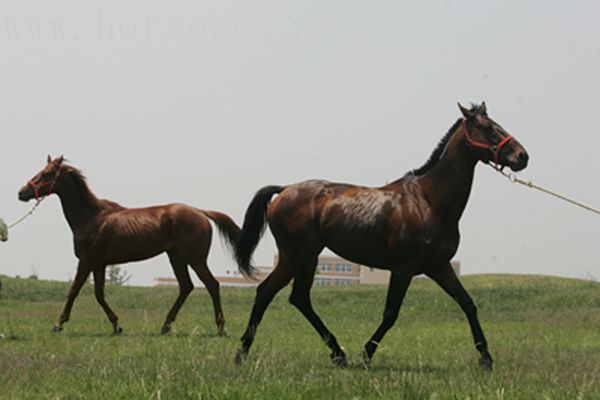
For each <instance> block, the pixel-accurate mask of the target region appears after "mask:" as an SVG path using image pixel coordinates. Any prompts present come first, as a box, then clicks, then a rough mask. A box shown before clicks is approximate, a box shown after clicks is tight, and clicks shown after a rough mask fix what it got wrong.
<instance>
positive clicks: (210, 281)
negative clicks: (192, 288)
mask: <svg viewBox="0 0 600 400" xmlns="http://www.w3.org/2000/svg"><path fill="white" fill-rule="evenodd" d="M191 266H192V269H193V270H194V271H195V272H196V275H198V278H200V280H201V281H202V283H204V286H205V287H206V290H207V291H208V293H209V294H210V298H211V299H212V303H213V309H214V313H215V323H216V324H217V333H218V335H219V336H226V333H225V316H224V315H223V309H222V307H221V295H220V292H219V281H217V280H216V279H215V277H214V276H213V274H212V273H211V272H210V270H209V269H208V264H207V263H206V261H204V262H201V263H194V264H192V265H191Z"/></svg>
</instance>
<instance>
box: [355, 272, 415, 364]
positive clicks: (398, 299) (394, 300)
mask: <svg viewBox="0 0 600 400" xmlns="http://www.w3.org/2000/svg"><path fill="white" fill-rule="evenodd" d="M411 281H412V274H408V273H399V272H394V271H392V275H391V276H390V283H389V286H388V292H387V298H386V301H385V309H384V312H383V321H381V324H380V325H379V327H378V328H377V330H376V331H375V333H374V334H373V336H371V339H369V341H368V342H367V343H366V344H365V347H364V350H363V355H362V363H363V367H368V366H369V364H370V363H371V359H372V358H373V354H375V351H376V350H377V347H378V346H379V343H380V342H381V340H382V339H383V337H384V336H385V334H386V333H387V331H388V330H390V328H391V327H392V326H393V325H394V323H395V322H396V320H397V319H398V314H399V313H400V306H401V305H402V301H403V300H404V296H405V295H406V291H407V289H408V286H409V285H410V282H411Z"/></svg>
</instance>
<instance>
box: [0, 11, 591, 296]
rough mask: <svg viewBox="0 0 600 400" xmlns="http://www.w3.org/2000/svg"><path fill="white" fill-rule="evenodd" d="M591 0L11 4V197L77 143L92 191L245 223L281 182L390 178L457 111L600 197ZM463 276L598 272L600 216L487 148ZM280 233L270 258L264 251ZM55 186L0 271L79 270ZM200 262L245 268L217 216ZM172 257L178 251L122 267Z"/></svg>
mask: <svg viewBox="0 0 600 400" xmlns="http://www.w3.org/2000/svg"><path fill="white" fill-rule="evenodd" d="M599 18H600V3H598V2H594V1H572V2H558V1H528V2H522V1H514V0H509V1H502V2H487V1H460V2H459V1H448V0H444V1H436V0H434V1H428V2H421V1H403V2H398V1H379V2H358V1H350V2H349V1H341V0H332V1H327V2H317V1H289V0H277V1H276V0H272V1H254V2H242V1H202V2H198V1H182V0H176V1H170V2H164V1H141V0H133V1H128V2H125V3H124V2H120V1H114V0H108V1H102V2H100V1H91V0H90V1H66V0H63V1H61V0H58V1H53V2H44V1H40V0H32V1H19V2H17V1H4V2H2V3H1V4H0V54H1V56H0V129H1V133H0V135H1V136H0V137H1V138H2V152H1V154H2V155H1V161H2V168H0V185H1V188H2V190H1V191H0V216H1V217H2V218H4V219H5V220H6V221H7V222H9V223H10V222H13V221H15V220H16V219H18V218H19V217H21V216H22V215H23V214H24V213H25V212H27V211H28V210H29V209H30V208H31V206H32V205H33V204H32V203H28V204H25V203H21V202H19V201H18V200H17V191H18V190H19V188H20V187H21V186H22V185H23V184H24V183H25V182H26V181H27V179H29V178H31V177H32V176H33V175H34V174H35V173H36V172H37V171H38V170H40V169H41V168H42V167H43V166H44V165H45V160H46V156H47V154H51V155H52V156H53V157H54V156H59V155H64V156H65V157H66V158H67V159H68V160H69V161H70V163H71V164H72V165H74V166H76V167H78V168H80V169H81V170H82V171H83V172H84V174H85V175H86V176H87V177H88V183H89V186H90V188H91V189H92V190H93V191H94V192H95V193H96V194H97V195H98V196H99V197H101V198H108V199H111V200H114V201H117V202H119V203H121V204H123V205H125V206H128V207H141V206H148V205H157V204H165V203H171V202H183V203H187V204H190V205H193V206H196V207H199V208H204V209H214V210H220V211H222V212H225V213H227V214H229V215H230V216H231V217H232V218H234V220H236V221H237V222H238V224H241V222H242V218H243V215H244V212H245V209H246V207H247V205H248V203H249V201H250V200H251V198H252V196H253V195H254V193H255V192H256V191H257V190H258V189H259V188H261V187H263V186H265V185H268V184H289V183H294V182H298V181H302V180H306V179H313V178H319V179H327V180H332V181H339V182H348V183H354V184H360V185H367V186H380V185H383V184H385V183H387V182H390V181H392V180H395V179H397V178H399V177H401V176H402V175H404V173H405V172H406V171H408V170H410V169H413V168H416V167H419V166H420V165H422V164H423V163H424V162H425V161H426V160H427V158H428V157H429V155H430V154H431V152H432V150H433V149H434V147H435V146H436V145H437V143H438V141H439V140H440V139H441V137H442V136H443V135H444V134H445V133H446V132H447V130H448V128H449V127H450V126H451V125H452V124H453V123H454V122H455V121H456V119H457V118H459V117H460V113H459V110H458V107H457V105H456V103H457V102H461V103H463V104H465V105H468V104H469V103H471V102H474V103H479V102H481V101H483V100H485V101H486V104H487V107H488V113H489V115H490V116H491V117H492V118H493V119H494V120H495V121H496V122H498V123H499V124H501V125H502V126H503V127H504V128H505V129H506V130H507V131H509V132H510V133H511V134H512V135H514V136H515V137H516V138H518V139H519V141H520V142H521V143H522V144H523V145H524V146H525V147H526V148H527V150H528V152H529V155H530V163H529V166H528V168H527V169H525V170H524V171H522V172H521V173H520V174H519V176H520V177H521V178H523V179H531V180H533V181H534V182H535V183H536V184H539V185H542V186H545V187H548V188H550V189H552V190H555V191H558V192H560V193H562V194H566V195H568V196H570V197H573V198H575V199H577V200H579V201H582V202H584V203H588V204H590V205H591V206H594V207H598V206H600V185H599V184H598V182H599V179H598V171H599V170H600V161H599V160H598V149H600V129H599V128H598V123H597V118H598V115H600V73H599V71H600V25H599V24H598V19H599ZM460 226H461V234H462V239H461V245H460V248H459V251H458V253H457V255H456V258H457V259H458V260H460V261H461V263H462V271H463V273H465V274H477V273H519V274H546V275H556V276H565V277H574V278H586V279H600V255H599V253H598V248H597V247H596V246H598V238H599V237H600V219H598V216H597V215H595V214H592V213H589V212H587V211H584V210H581V209H578V208H575V207H573V206H571V205H568V204H567V203H563V202H561V201H559V200H556V199H554V198H551V197H549V196H546V195H544V194H541V193H539V192H536V191H534V190H531V189H528V188H526V187H522V186H520V185H515V184H511V183H510V182H508V181H507V180H506V179H505V178H503V177H502V176H500V175H498V174H497V173H496V172H495V171H493V170H492V169H491V168H488V167H486V166H484V165H482V164H480V165H479V166H478V167H477V171H476V179H475V184H474V186H473V191H472V195H471V197H470V200H469V203H468V205H467V209H466V211H465V213H464V216H463V218H462V220H461V225H460ZM275 252H276V248H275V245H274V242H273V239H272V237H270V236H269V235H267V236H266V237H265V239H263V241H262V242H261V243H260V245H259V248H258V250H257V252H256V253H255V260H256V262H257V264H263V265H265V264H266V265H269V264H271V263H272V262H273V256H274V254H275ZM76 265H77V260H76V258H75V255H74V254H73V245H72V235H71V232H70V230H69V228H68V225H67V223H66V221H65V219H64V216H63V214H62V211H61V209H60V203H59V201H58V198H57V197H56V196H51V197H49V198H48V199H46V200H45V201H44V202H43V203H42V204H41V205H40V207H39V208H38V209H37V210H36V212H35V213H34V214H33V215H32V216H31V217H29V218H28V219H27V220H26V221H24V222H23V223H21V224H20V225H19V226H17V227H15V228H14V229H13V230H11V231H10V238H9V241H8V242H6V243H0V274H4V275H8V276H16V275H19V276H22V277H26V276H29V275H31V274H36V275H38V276H39V277H40V278H43V279H53V280H70V279H72V278H73V276H74V275H75V269H76ZM209 265H210V268H211V270H212V271H213V273H214V274H215V275H222V274H224V273H225V272H226V271H227V270H233V269H235V266H234V263H233V261H232V259H231V257H230V256H229V255H228V254H227V252H226V251H225V250H224V248H223V246H222V244H221V242H220V240H219V238H218V235H215V236H214V238H213V244H212V248H211V255H210V259H209ZM122 267H123V268H125V269H126V271H127V272H128V273H129V274H131V275H132V278H131V280H130V282H129V284H133V285H151V284H152V281H153V278H154V277H156V276H172V271H171V267H170V265H169V264H168V260H167V257H166V256H165V255H161V256H159V257H156V258H154V259H152V260H149V261H145V262H139V263H132V264H126V265H123V266H122Z"/></svg>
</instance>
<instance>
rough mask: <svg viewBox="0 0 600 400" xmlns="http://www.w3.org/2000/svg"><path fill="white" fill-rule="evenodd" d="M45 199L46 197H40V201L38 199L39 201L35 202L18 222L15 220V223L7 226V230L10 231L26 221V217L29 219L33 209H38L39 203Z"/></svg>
mask: <svg viewBox="0 0 600 400" xmlns="http://www.w3.org/2000/svg"><path fill="white" fill-rule="evenodd" d="M45 198H46V197H42V198H40V199H39V200H38V201H37V202H36V203H35V204H34V205H33V207H32V208H31V210H29V211H28V212H27V214H25V215H23V216H22V217H21V218H19V219H18V220H16V221H15V222H13V223H12V224H10V225H8V226H7V227H6V228H7V229H12V228H14V227H15V226H17V225H19V224H20V223H21V222H23V221H25V220H26V219H27V217H29V216H30V215H31V214H33V212H34V211H35V209H36V208H38V206H39V205H40V203H41V202H42V201H44V199H45Z"/></svg>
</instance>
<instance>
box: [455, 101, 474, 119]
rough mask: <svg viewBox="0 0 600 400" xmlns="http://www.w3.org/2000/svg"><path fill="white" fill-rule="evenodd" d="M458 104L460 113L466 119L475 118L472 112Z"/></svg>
mask: <svg viewBox="0 0 600 400" xmlns="http://www.w3.org/2000/svg"><path fill="white" fill-rule="evenodd" d="M457 104H458V109H459V110H460V112H461V113H462V115H463V116H464V117H465V118H471V117H472V116H473V113H472V112H471V110H469V109H467V108H465V107H463V106H462V104H460V103H457Z"/></svg>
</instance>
